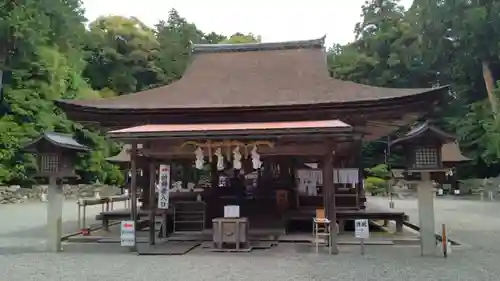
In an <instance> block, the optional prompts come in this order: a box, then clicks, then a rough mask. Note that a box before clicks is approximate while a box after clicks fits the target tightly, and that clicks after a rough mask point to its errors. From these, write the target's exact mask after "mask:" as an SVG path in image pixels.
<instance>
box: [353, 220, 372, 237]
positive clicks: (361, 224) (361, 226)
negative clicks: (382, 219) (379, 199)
mask: <svg viewBox="0 0 500 281" xmlns="http://www.w3.org/2000/svg"><path fill="white" fill-rule="evenodd" d="M354 227H355V230H354V235H355V236H356V238H360V239H368V238H370V228H369V224H368V220H366V219H363V220H355V221H354Z"/></svg>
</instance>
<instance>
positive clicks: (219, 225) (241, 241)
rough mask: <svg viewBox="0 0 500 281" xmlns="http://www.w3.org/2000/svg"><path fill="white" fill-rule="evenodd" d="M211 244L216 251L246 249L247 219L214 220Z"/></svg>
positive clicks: (247, 245) (247, 243)
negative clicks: (212, 243)
mask: <svg viewBox="0 0 500 281" xmlns="http://www.w3.org/2000/svg"><path fill="white" fill-rule="evenodd" d="M212 223H213V242H214V247H215V248H216V249H220V250H222V249H224V248H226V249H227V248H229V249H236V250H239V249H242V250H244V249H248V248H249V241H248V229H249V226H250V224H249V223H248V218H215V219H213V220H212Z"/></svg>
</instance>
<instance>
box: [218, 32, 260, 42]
mask: <svg viewBox="0 0 500 281" xmlns="http://www.w3.org/2000/svg"><path fill="white" fill-rule="evenodd" d="M261 41H262V39H261V37H260V36H255V35H253V34H252V33H248V34H243V33H239V32H237V33H235V34H233V35H231V36H230V37H229V38H227V39H224V40H221V41H220V43H221V44H241V43H259V42H261Z"/></svg>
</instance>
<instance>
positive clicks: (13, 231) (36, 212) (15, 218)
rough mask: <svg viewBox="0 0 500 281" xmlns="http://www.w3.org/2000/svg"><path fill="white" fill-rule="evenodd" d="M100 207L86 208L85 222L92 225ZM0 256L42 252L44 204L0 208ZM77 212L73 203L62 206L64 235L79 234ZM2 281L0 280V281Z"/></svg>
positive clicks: (68, 202)
mask: <svg viewBox="0 0 500 281" xmlns="http://www.w3.org/2000/svg"><path fill="white" fill-rule="evenodd" d="M100 211H101V206H97V205H96V206H90V207H87V220H88V223H89V224H95V223H96V222H95V215H96V214H98V213H99V212H100ZM0 214H1V215H0V226H1V227H0V254H3V253H5V252H9V251H19V250H20V249H25V250H26V249H29V248H33V249H34V250H39V249H41V248H42V249H43V247H44V243H45V234H46V231H45V225H46V221H47V210H46V203H42V202H29V203H23V204H12V205H0ZM77 220H78V209H77V206H76V202H75V201H65V202H64V204H63V234H69V233H73V232H75V231H78V221H77ZM0 280H1V278H0Z"/></svg>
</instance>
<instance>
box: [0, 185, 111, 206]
mask: <svg viewBox="0 0 500 281" xmlns="http://www.w3.org/2000/svg"><path fill="white" fill-rule="evenodd" d="M47 188H48V186H47V185H38V186H33V187H32V188H21V187H20V186H18V185H11V186H0V204H14V203H22V202H26V201H41V200H42V194H43V193H46V192H47ZM63 192H64V196H65V198H66V199H77V198H86V197H95V196H96V194H97V193H98V194H99V196H110V195H117V194H120V193H121V190H120V188H118V187H115V186H109V185H102V184H93V185H88V184H79V185H67V184H66V185H63Z"/></svg>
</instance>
